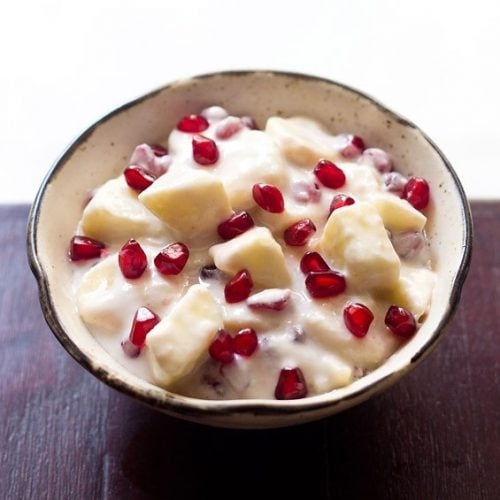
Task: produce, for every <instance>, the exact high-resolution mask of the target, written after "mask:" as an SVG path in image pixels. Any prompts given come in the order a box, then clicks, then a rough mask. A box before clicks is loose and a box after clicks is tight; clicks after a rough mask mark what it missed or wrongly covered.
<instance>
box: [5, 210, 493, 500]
mask: <svg viewBox="0 0 500 500" xmlns="http://www.w3.org/2000/svg"><path fill="white" fill-rule="evenodd" d="M27 212H28V208H27V207H25V206H17V207H9V206H3V207H0V499H17V498H34V499H41V498H47V499H59V498H61V499H93V498H109V499H127V498H131V499H144V498H174V499H175V498H181V499H190V498H211V497H215V498H226V497H231V498H237V499H239V498H271V496H272V494H273V493H274V494H275V498H284V499H285V498H306V499H323V498H370V499H371V498H384V499H385V498H402V499H498V498H500V431H499V426H500V424H499V422H500V383H499V382H500V381H499V368H500V366H499V365H500V338H499V336H500V328H499V326H498V325H499V324H500V312H499V311H500V305H499V301H500V294H499V288H500V285H499V283H500V225H499V224H498V220H499V219H500V203H475V204H474V205H473V213H474V220H475V233H476V239H475V250H474V256H473V263H472V268H471V272H470V276H469V279H468V281H467V284H466V286H465V289H464V292H463V299H462V302H461V306H460V308H459V310H458V312H457V314H456V316H455V318H454V320H453V322H452V325H451V327H450V329H449V333H448V335H447V337H446V338H445V339H444V341H443V342H442V343H441V344H440V345H439V347H438V349H437V351H436V352H435V353H433V354H432V355H431V356H430V358H429V359H427V360H426V361H424V363H423V364H422V365H421V366H420V367H418V368H417V369H416V370H415V371H414V372H412V373H411V374H410V375H409V376H407V377H406V378H405V379H404V380H402V381H401V382H400V383H398V384H397V385H396V386H395V387H393V388H391V389H390V390H388V391H387V392H385V393H384V394H382V395H380V396H378V397H377V398H375V399H373V400H371V401H368V402H366V403H364V404H362V405H360V406H358V407H356V408H353V409H351V410H349V411H346V412H344V413H343V414H340V415H336V416H334V417H331V418H329V419H327V420H324V421H321V422H316V423H313V424H308V425H305V426H302V427H296V428H290V429H278V430H271V431H235V430H221V429H211V428H205V427H202V426H198V425H195V424H189V423H185V422H181V421H178V420H175V419H172V418H169V417H166V416H164V415H161V414H159V413H156V412H154V411H152V410H150V409H148V408H146V407H144V406H142V405H140V404H138V403H136V402H134V401H132V400H131V399H129V398H127V397H125V396H123V395H121V394H118V393H117V392H115V391H113V390H112V389H109V388H108V387H107V386H105V385H104V384H102V383H100V382H99V381H97V380H96V379H94V378H93V377H92V376H91V375H90V374H88V373H87V372H85V371H84V370H83V369H82V368H80V366H79V365H77V364H76V362H74V361H73V360H72V359H71V358H70V357H69V356H68V355H67V354H66V353H65V352H64V350H63V348H62V347H61V346H60V345H59V344H58V343H57V341H56V340H55V338H54V337H53V336H52V334H51V333H50V331H49V329H48V328H47V326H46V325H45V322H44V320H43V318H42V315H41V312H40V307H39V305H38V297H37V290H36V285H35V280H34V278H33V277H32V275H31V272H30V271H29V269H28V265H27V261H26V257H25V253H26V252H25V225H26V217H27Z"/></svg>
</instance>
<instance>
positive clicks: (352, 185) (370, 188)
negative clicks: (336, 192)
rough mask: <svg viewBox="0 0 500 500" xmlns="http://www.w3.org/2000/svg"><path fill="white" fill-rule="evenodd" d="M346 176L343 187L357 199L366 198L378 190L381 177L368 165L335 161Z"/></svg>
mask: <svg viewBox="0 0 500 500" xmlns="http://www.w3.org/2000/svg"><path fill="white" fill-rule="evenodd" d="M335 165H337V167H339V168H340V169H341V170H343V172H344V174H345V176H346V184H345V188H341V189H346V190H347V191H348V192H349V195H350V196H353V197H354V198H355V199H358V200H363V201H364V200H366V199H367V198H369V197H370V196H371V195H372V194H373V193H377V192H380V190H381V188H382V178H381V175H380V173H379V172H378V171H377V170H376V169H374V168H373V167H371V166H369V165H361V164H359V163H347V162H344V163H342V162H336V163H335Z"/></svg>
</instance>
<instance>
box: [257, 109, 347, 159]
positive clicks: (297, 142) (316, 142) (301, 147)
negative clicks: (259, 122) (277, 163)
mask: <svg viewBox="0 0 500 500" xmlns="http://www.w3.org/2000/svg"><path fill="white" fill-rule="evenodd" d="M266 132H267V133H268V134H269V135H271V136H272V137H273V138H274V140H275V141H276V142H277V144H278V145H279V147H280V148H281V150H282V151H283V153H284V154H285V157H286V158H287V160H288V161H290V162H292V163H295V164H296V165H299V166H301V167H311V166H314V165H315V164H316V162H317V161H318V160H320V159H321V158H326V159H329V160H334V159H336V158H337V156H338V153H337V151H336V150H335V149H334V147H333V137H332V136H331V135H330V134H328V133H327V132H326V131H325V130H324V129H323V127H321V125H320V124H318V122H316V121H314V120H311V119H309V118H302V117H294V118H279V117H276V116H273V117H272V118H269V119H268V120H267V123H266Z"/></svg>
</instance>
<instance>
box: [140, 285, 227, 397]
mask: <svg viewBox="0 0 500 500" xmlns="http://www.w3.org/2000/svg"><path fill="white" fill-rule="evenodd" d="M222 326H223V323H222V311H221V307H220V306H219V305H218V304H217V302H216V301H215V299H214V298H213V297H212V294H211V293H210V291H209V290H208V289H207V288H205V287H204V286H203V285H193V286H191V287H190V288H189V290H188V291H187V293H186V294H185V295H184V297H182V298H181V299H180V300H179V302H177V303H176V304H175V305H174V307H173V308H172V310H171V311H170V313H169V314H168V315H167V316H165V317H164V318H163V319H162V320H161V321H160V322H159V323H158V324H157V325H156V326H155V327H154V328H153V329H152V330H151V331H150V332H149V333H148V335H147V337H146V346H147V348H148V349H147V353H148V361H149V363H150V365H151V367H152V371H153V375H154V378H155V380H156V382H157V383H158V384H160V385H161V386H163V387H166V388H168V387H171V386H172V385H173V384H175V383H176V382H177V381H179V380H180V379H182V378H183V377H185V376H186V375H188V374H189V373H191V372H192V371H193V370H194V369H196V368H197V367H198V366H199V365H200V364H201V363H202V362H203V361H204V360H205V359H206V358H207V357H208V347H209V345H210V343H211V342H212V341H213V340H214V338H215V336H216V335H217V330H219V328H222Z"/></svg>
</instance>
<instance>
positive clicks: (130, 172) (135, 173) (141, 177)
mask: <svg viewBox="0 0 500 500" xmlns="http://www.w3.org/2000/svg"><path fill="white" fill-rule="evenodd" d="M123 175H124V177H125V181H126V182H127V184H128V185H129V187H131V188H132V189H133V190H134V191H137V192H139V193H140V192H141V191H144V190H145V189H146V188H148V187H149V186H151V184H153V182H154V181H155V180H156V177H155V176H154V175H153V174H152V173H151V172H150V171H149V170H147V169H145V168H144V167H141V166H140V165H130V166H129V167H127V168H126V169H125V170H124V171H123Z"/></svg>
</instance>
